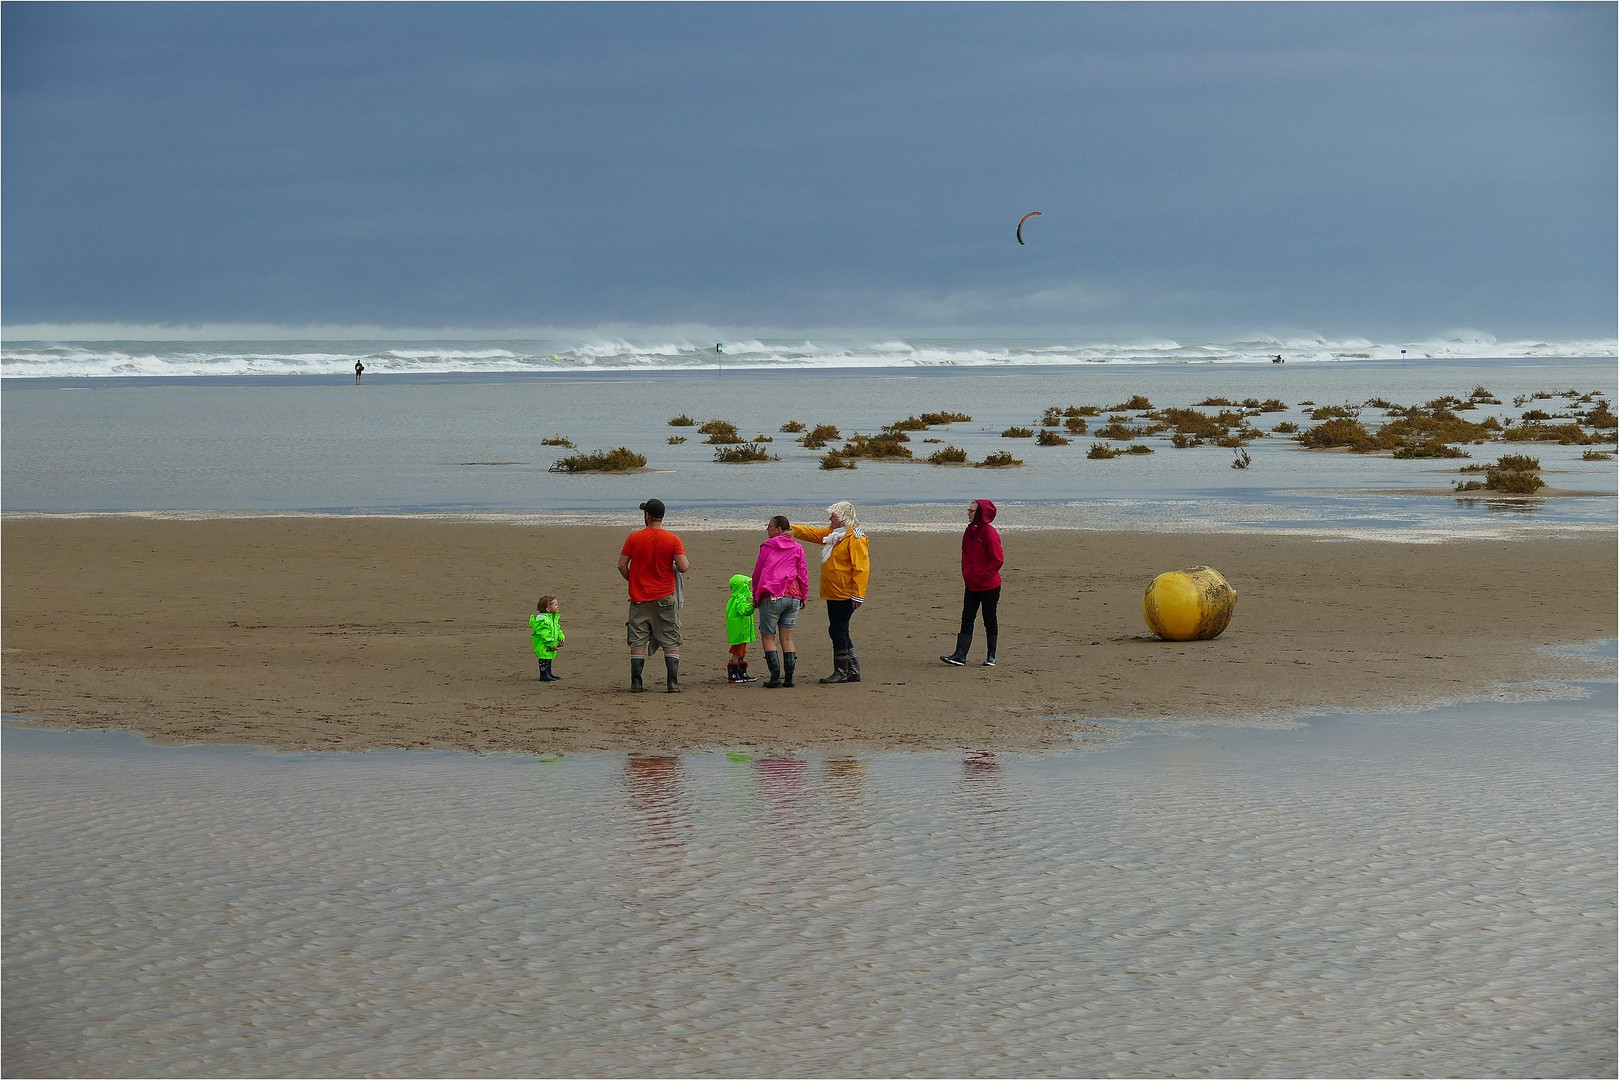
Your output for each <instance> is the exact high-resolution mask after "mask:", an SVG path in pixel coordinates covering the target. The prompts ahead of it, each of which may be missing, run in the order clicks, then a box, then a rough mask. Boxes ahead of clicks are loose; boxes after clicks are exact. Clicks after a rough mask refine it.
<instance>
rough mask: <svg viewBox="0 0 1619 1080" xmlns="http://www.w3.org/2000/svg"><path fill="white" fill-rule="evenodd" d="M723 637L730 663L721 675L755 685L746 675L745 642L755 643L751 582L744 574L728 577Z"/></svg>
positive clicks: (752, 678)
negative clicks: (728, 642)
mask: <svg viewBox="0 0 1619 1080" xmlns="http://www.w3.org/2000/svg"><path fill="white" fill-rule="evenodd" d="M725 636H726V637H727V638H728V639H729V640H730V642H731V662H730V663H728V664H726V665H725V674H726V675H727V676H728V678H729V681H731V682H733V683H750V682H758V681H759V676H757V675H749V674H748V643H749V642H751V641H758V640H759V631H758V629H757V628H755V627H754V625H753V579H752V578H751V577H749V576H748V575H747V574H732V575H731V599H730V600H729V601H727V602H726V604H725Z"/></svg>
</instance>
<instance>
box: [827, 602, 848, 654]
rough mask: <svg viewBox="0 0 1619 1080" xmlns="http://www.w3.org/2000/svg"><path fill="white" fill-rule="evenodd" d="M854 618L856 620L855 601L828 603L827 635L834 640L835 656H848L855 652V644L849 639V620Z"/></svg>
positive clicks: (833, 652)
mask: <svg viewBox="0 0 1619 1080" xmlns="http://www.w3.org/2000/svg"><path fill="white" fill-rule="evenodd" d="M852 618H854V601H853V600H828V601H827V602H826V633H827V636H828V637H830V638H831V639H832V655H833V656H847V655H848V654H849V653H852V652H854V642H853V641H852V640H851V639H850V637H849V620H850V619H852Z"/></svg>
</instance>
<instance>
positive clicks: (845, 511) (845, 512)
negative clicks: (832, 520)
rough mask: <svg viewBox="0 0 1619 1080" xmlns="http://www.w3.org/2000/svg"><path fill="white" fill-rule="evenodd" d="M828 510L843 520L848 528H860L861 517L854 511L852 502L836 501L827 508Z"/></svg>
mask: <svg viewBox="0 0 1619 1080" xmlns="http://www.w3.org/2000/svg"><path fill="white" fill-rule="evenodd" d="M826 512H827V513H828V514H832V515H835V516H836V517H837V519H838V520H839V521H841V522H843V524H844V526H845V527H846V528H850V529H858V528H860V517H859V515H858V514H856V513H855V512H854V506H853V504H851V503H846V502H835V503H833V504H832V505H831V506H829V507H827V508H826Z"/></svg>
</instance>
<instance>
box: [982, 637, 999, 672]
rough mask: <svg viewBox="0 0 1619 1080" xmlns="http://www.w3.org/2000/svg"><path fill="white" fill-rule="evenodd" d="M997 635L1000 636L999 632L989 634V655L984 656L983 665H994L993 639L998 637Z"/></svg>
mask: <svg viewBox="0 0 1619 1080" xmlns="http://www.w3.org/2000/svg"><path fill="white" fill-rule="evenodd" d="M998 637H1000V635H999V634H990V635H989V655H988V656H985V657H984V666H985V667H994V666H995V639H996V638H998Z"/></svg>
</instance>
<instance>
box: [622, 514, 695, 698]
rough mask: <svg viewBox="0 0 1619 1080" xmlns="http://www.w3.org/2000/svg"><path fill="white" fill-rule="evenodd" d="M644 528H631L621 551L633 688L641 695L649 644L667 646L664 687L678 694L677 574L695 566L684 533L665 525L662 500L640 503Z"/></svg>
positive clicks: (664, 648) (660, 647) (664, 658)
mask: <svg viewBox="0 0 1619 1080" xmlns="http://www.w3.org/2000/svg"><path fill="white" fill-rule="evenodd" d="M640 509H641V517H642V520H643V521H645V523H646V527H645V528H643V529H637V530H636V531H635V532H632V533H630V535H629V538H628V539H626V540H625V541H624V548H623V550H622V551H620V552H619V553H618V572H619V575H620V576H621V577H623V579H624V580H625V581H627V582H629V583H630V614H629V618H627V619H625V620H624V628H625V632H626V639H627V641H628V642H629V646H630V692H631V693H636V694H639V693H641V692H643V691H644V690H645V689H646V687H645V686H644V685H642V682H641V675H642V669H644V668H645V667H646V658H647V652H648V650H649V647H650V648H651V649H653V650H656V649H662V650H663V664H664V667H665V668H666V669H667V679H666V682H665V688H666V689H667V690H668V692H669V693H671V694H678V693H680V643H681V641H682V640H683V638H682V637H681V633H680V598H679V595H678V593H679V587H680V581H679V579H678V578H676V577H675V574H676V573H681V574H684V573H686V572H688V571H689V570H691V563H690V562H689V561H688V560H687V559H686V547H685V545H684V544H682V543H681V542H680V537H678V536H676V535H675V534H674V533H672V532H670V531H669V530H668V529H665V528H664V527H663V513H664V506H663V500H661V499H648V500H647V501H646V502H644V503H642V504H641V507H640Z"/></svg>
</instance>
